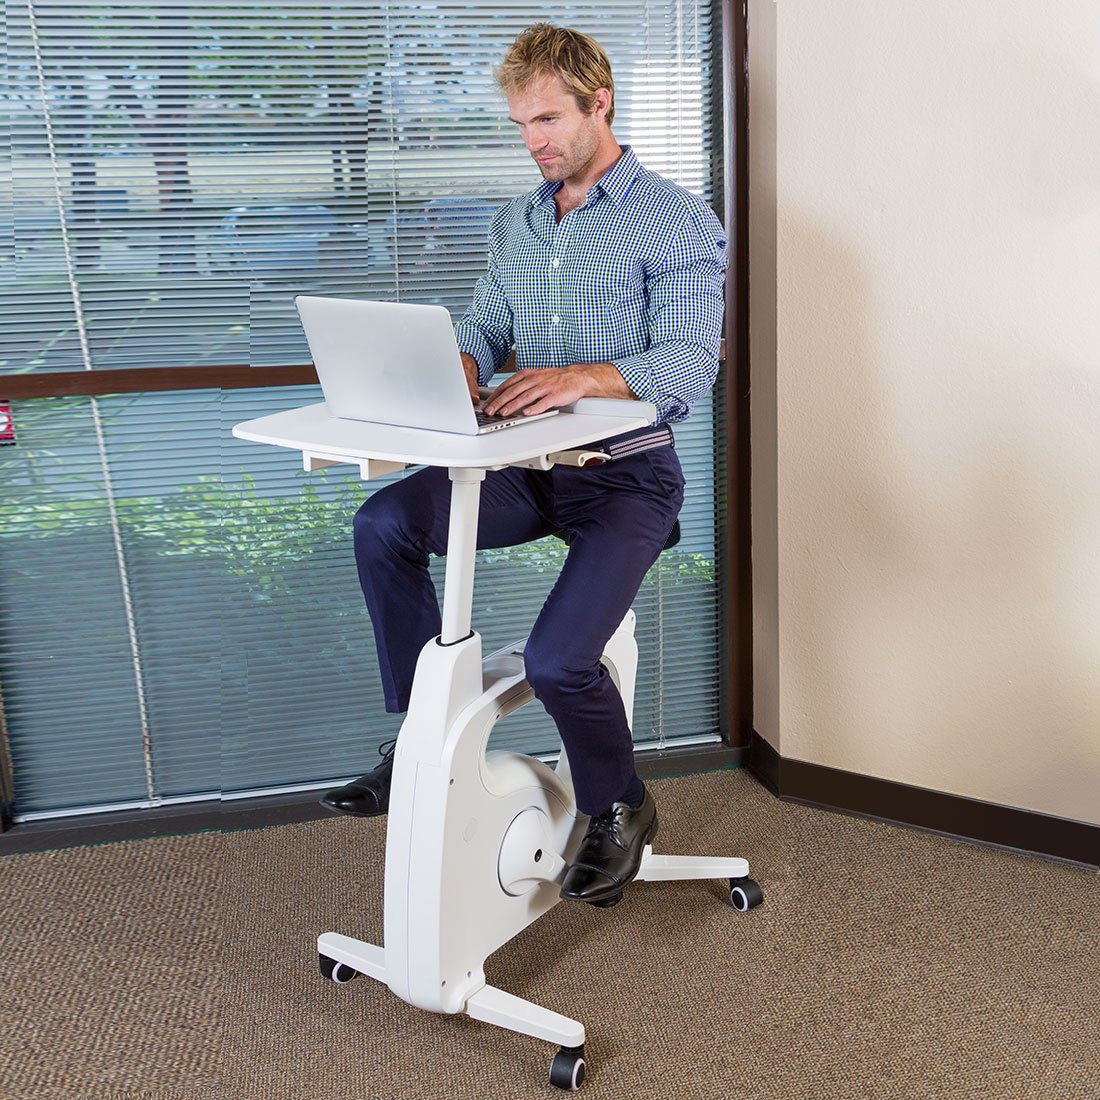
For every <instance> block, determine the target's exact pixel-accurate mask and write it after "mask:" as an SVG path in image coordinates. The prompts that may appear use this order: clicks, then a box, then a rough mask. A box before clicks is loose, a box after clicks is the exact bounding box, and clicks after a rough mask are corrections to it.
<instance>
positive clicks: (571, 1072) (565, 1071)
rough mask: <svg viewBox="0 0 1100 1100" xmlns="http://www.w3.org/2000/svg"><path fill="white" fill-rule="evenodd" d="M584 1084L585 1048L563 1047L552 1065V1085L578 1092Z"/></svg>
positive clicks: (555, 1056)
mask: <svg viewBox="0 0 1100 1100" xmlns="http://www.w3.org/2000/svg"><path fill="white" fill-rule="evenodd" d="M583 1082H584V1046H583V1044H582V1045H581V1046H579V1047H562V1048H561V1050H559V1051H558V1053H557V1054H555V1055H554V1060H553V1061H552V1062H551V1063H550V1084H552V1085H554V1086H555V1087H556V1088H559V1089H565V1091H566V1092H576V1091H577V1089H579V1088H580V1087H581V1084H582V1083H583Z"/></svg>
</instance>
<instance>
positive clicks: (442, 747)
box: [233, 398, 763, 1090]
mask: <svg viewBox="0 0 1100 1100" xmlns="http://www.w3.org/2000/svg"><path fill="white" fill-rule="evenodd" d="M655 416H656V410H655V409H654V408H653V406H652V405H648V404H646V403H644V402H638V401H616V400H609V399H601V398H585V399H584V400H582V401H578V402H577V403H576V404H575V405H572V406H569V407H568V409H567V410H565V411H564V412H563V413H562V414H561V415H559V416H552V417H548V418H547V419H545V420H539V421H535V422H533V423H530V424H523V425H519V426H517V427H514V428H509V429H507V430H505V431H499V432H491V433H488V434H486V435H482V436H458V435H451V434H448V433H443V432H430V431H422V430H418V429H412V428H400V427H394V426H392V425H385V424H367V423H361V422H359V421H352V420H338V419H336V418H333V417H330V416H329V415H328V410H327V408H326V406H325V405H324V404H323V403H322V404H319V405H310V406H306V407H305V408H301V409H292V410H289V411H287V412H282V413H276V414H275V415H273V416H266V417H261V418H260V419H258V420H251V421H248V422H246V423H243V424H238V425H237V426H236V427H235V428H234V429H233V434H234V435H235V436H237V437H238V438H241V439H248V440H253V441H256V442H260V443H269V444H274V445H276V446H280V447H287V448H291V449H294V450H298V451H301V452H302V455H303V464H304V467H305V469H306V470H315V469H319V468H321V467H324V466H331V465H335V464H337V463H353V464H355V465H358V466H359V469H360V475H361V476H362V478H363V479H364V480H368V479H370V478H372V477H378V476H384V475H386V474H389V473H393V472H396V471H397V470H401V469H403V468H404V467H405V466H407V465H411V464H415V465H432V466H442V467H446V468H447V470H448V471H449V475H450V478H451V516H450V525H449V530H448V543H447V566H446V577H445V588H444V594H443V627H442V632H441V634H440V636H439V637H438V638H433V639H432V640H430V641H429V642H428V643H427V644H426V645H425V646H424V649H423V650H422V651H421V654H420V658H419V660H418V661H417V666H416V674H415V677H414V679H413V686H412V695H411V699H410V701H409V709H408V712H407V714H406V717H405V720H404V722H403V723H402V726H401V730H400V733H399V735H398V740H397V748H396V752H395V753H394V769H393V780H392V784H391V789H390V802H389V816H388V819H387V823H386V869H385V907H384V929H383V931H384V941H385V947H384V948H382V947H379V946H377V945H375V944H370V943H365V942H363V941H362V940H357V939H353V938H351V937H350V936H344V935H341V934H339V933H336V932H326V933H324V934H323V935H321V936H319V937H318V940H317V948H318V953H319V956H320V963H321V971H322V973H323V974H324V975H325V976H326V977H329V978H332V979H333V980H334V981H336V982H339V983H343V982H347V981H350V980H352V979H353V978H356V977H358V976H359V975H361V974H366V975H368V976H369V977H372V978H375V979H376V980H378V981H381V982H385V983H386V984H387V985H388V986H389V987H390V989H391V990H392V991H393V992H394V993H396V994H397V995H398V996H399V997H401V998H402V999H403V1000H405V1001H408V1002H409V1003H410V1004H413V1005H417V1006H419V1007H421V1008H425V1009H428V1010H429V1011H432V1012H441V1013H452V1014H453V1013H457V1012H466V1013H467V1014H468V1015H470V1016H472V1017H474V1018H475V1019H478V1020H483V1021H485V1022H487V1023H491V1024H495V1025H496V1026H498V1027H505V1028H509V1029H511V1030H513V1031H518V1032H522V1033H523V1034H525V1035H531V1036H534V1037H535V1038H539V1039H543V1040H545V1041H547V1042H551V1043H556V1044H559V1045H560V1047H561V1050H560V1051H559V1052H558V1053H557V1054H556V1055H555V1057H554V1059H553V1062H552V1063H551V1067H550V1080H551V1082H552V1083H553V1084H555V1085H557V1086H559V1087H561V1088H564V1089H568V1090H575V1089H576V1088H579V1086H580V1083H581V1081H582V1080H583V1078H584V1072H585V1062H584V1037H585V1036H584V1025H583V1024H581V1023H579V1022H578V1021H576V1020H571V1019H569V1018H568V1017H566V1016H562V1015H561V1014H559V1013H557V1012H552V1011H550V1010H549V1009H546V1008H542V1007H541V1006H539V1005H537V1004H533V1003H532V1002H530V1001H525V1000H523V999H522V998H519V997H516V996H514V995H513V994H511V993H508V992H506V991H505V990H502V989H497V988H495V987H494V986H490V985H487V984H486V981H485V970H484V963H485V960H486V959H487V958H488V956H489V955H491V954H492V953H493V952H494V951H496V950H498V949H499V948H500V947H501V946H502V945H503V944H505V943H507V942H508V941H509V940H510V939H512V938H513V937H514V936H515V935H517V934H518V933H519V932H520V931H522V930H523V929H524V928H526V927H527V926H528V925H529V924H531V923H533V922H534V921H535V920H537V919H538V918H539V917H540V916H541V915H542V914H543V913H545V912H546V911H547V910H549V909H550V908H552V907H553V906H554V905H556V904H557V903H558V901H559V900H560V898H559V888H560V885H561V881H562V878H563V877H564V874H565V871H566V869H567V867H568V864H569V862H570V861H571V859H572V857H573V854H574V853H575V852H576V849H577V846H578V845H579V844H580V841H581V838H582V837H583V835H584V832H585V830H586V828H587V825H588V818H587V817H586V816H585V815H583V814H580V813H579V812H578V811H577V808H576V804H575V802H574V796H573V785H572V779H571V777H570V774H569V762H568V759H567V757H566V754H565V752H564V750H563V751H562V753H561V756H560V758H559V761H558V765H557V767H556V768H555V769H552V768H550V767H548V766H547V765H545V764H543V763H542V762H541V761H539V760H537V759H535V758H534V757H532V756H527V755H526V754H524V753H516V752H505V751H500V750H495V751H492V752H487V751H486V745H487V742H488V740H489V734H490V733H491V732H492V728H493V725H494V724H495V723H496V722H497V721H499V720H500V719H501V718H503V717H505V716H506V715H508V714H511V713H513V712H515V711H516V710H518V709H519V708H520V707H522V706H524V705H525V704H526V703H528V702H530V701H531V700H532V699H533V697H534V696H533V694H532V691H531V688H530V685H529V684H528V683H527V681H526V679H525V677H524V668H523V648H524V645H525V643H526V639H522V640H520V641H518V642H516V643H515V644H513V645H509V646H505V647H504V648H502V649H499V650H497V651H496V652H495V653H492V654H490V655H489V656H488V657H485V658H484V659H483V657H482V646H481V636H480V635H479V634H478V633H477V632H476V631H475V630H473V629H472V626H471V613H472V606H473V579H474V564H475V553H474V552H475V549H476V537H477V519H478V507H479V502H480V492H481V483H482V481H483V480H484V479H485V474H486V471H487V470H498V469H503V468H504V467H506V466H525V467H534V468H537V469H543V470H545V469H549V468H550V467H551V466H553V465H554V464H555V463H572V464H575V465H579V464H581V463H582V462H584V461H585V460H586V459H587V458H589V457H591V455H592V454H593V452H592V451H591V450H587V451H585V450H578V448H583V447H584V445H585V444H587V443H588V442H589V441H590V440H593V439H606V438H609V437H612V436H615V435H618V434H621V433H622V432H626V431H629V430H631V429H632V428H639V427H643V426H645V425H646V424H651V423H653V421H654V419H655ZM637 659H638V647H637V643H636V642H635V640H634V612H633V611H632V610H631V611H628V612H627V614H626V616H625V617H624V619H623V621H622V623H621V624H620V625H619V627H618V629H617V630H616V632H615V634H614V635H613V636H612V638H611V640H610V641H609V642H608V644H607V647H606V649H605V650H604V653H603V656H602V657H601V663H602V664H603V665H604V666H605V667H606V668H607V670H608V672H609V674H610V675H611V677H612V679H613V680H614V682H615V684H616V686H617V687H618V689H619V692H620V694H621V695H622V697H623V704H624V707H625V709H626V713H627V720H628V721H629V722H632V721H633V702H634V680H635V674H636V669H637ZM748 873H749V868H748V863H746V861H745V860H743V859H738V858H732V857H730V858H723V857H707V856H658V855H654V854H653V851H652V848H651V846H649V845H647V846H646V849H645V852H644V854H643V857H642V865H641V870H640V871H639V873H638V880H639V881H646V880H649V881H653V880H658V879H664V880H670V879H698V878H728V879H729V880H730V901H731V904H733V906H734V907H735V908H737V909H740V910H746V909H749V908H752V907H753V906H755V905H758V904H759V903H760V902H761V901H762V900H763V894H762V893H761V892H760V888H759V886H757V884H756V883H754V882H753V881H752V880H751V879H749V878H748ZM594 965H598V964H597V963H594Z"/></svg>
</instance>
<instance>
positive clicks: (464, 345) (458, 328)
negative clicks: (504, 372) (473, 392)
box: [455, 323, 496, 386]
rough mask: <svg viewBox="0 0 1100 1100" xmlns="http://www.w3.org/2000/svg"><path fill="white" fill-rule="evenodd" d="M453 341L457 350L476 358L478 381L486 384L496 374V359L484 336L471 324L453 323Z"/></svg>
mask: <svg viewBox="0 0 1100 1100" xmlns="http://www.w3.org/2000/svg"><path fill="white" fill-rule="evenodd" d="M455 342H456V343H457V344H458V350H459V351H464V352H465V353H466V354H467V355H472V356H473V357H474V358H475V359H476V360H477V380H478V383H479V384H480V385H482V386H484V385H487V384H488V382H489V379H490V378H492V377H493V375H494V374H496V359H495V358H494V357H493V349H492V348H490V347H489V344H488V342H487V341H486V339H485V337H484V336H482V335H481V333H480V332H478V331H477V329H476V328H474V327H473V326H472V325H464V324H461V323H460V324H457V325H455Z"/></svg>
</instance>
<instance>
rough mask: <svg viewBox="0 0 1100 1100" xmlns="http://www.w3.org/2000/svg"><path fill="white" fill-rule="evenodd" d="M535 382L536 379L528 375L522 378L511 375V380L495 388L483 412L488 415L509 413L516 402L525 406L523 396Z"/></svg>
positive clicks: (525, 400) (525, 399)
mask: <svg viewBox="0 0 1100 1100" xmlns="http://www.w3.org/2000/svg"><path fill="white" fill-rule="evenodd" d="M537 382H538V379H535V378H532V377H531V376H530V375H528V376H526V377H522V378H521V377H520V376H519V375H513V377H512V378H509V379H508V380H507V381H505V382H501V384H500V385H499V386H498V387H497V389H496V392H495V393H494V394H493V397H492V400H490V401H489V403H488V404H487V405H486V406H485V411H486V412H488V413H497V412H504V411H505V410H509V411H510V410H511V409H513V408H514V407H515V404H516V402H517V401H518V402H519V403H520V404H526V402H527V398H526V397H525V394H526V393H527V391H528V390H530V389H531V387H532V386H534V385H536V384H537Z"/></svg>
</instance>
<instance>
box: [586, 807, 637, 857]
mask: <svg viewBox="0 0 1100 1100" xmlns="http://www.w3.org/2000/svg"><path fill="white" fill-rule="evenodd" d="M632 812H633V807H631V806H628V805H627V804H626V803H625V802H615V803H613V804H612V805H611V806H609V807H608V808H607V809H606V810H604V812H603V813H602V814H597V815H596V816H595V817H593V818H592V819H591V820H590V821H589V823H588V831H589V832H590V833H591V832H600V833H606V834H607V835H608V836H609V837H611V839H612V840H614V841H615V843H616V844H618V845H619V847H622V842H621V840H620V837H621V836H622V830H621V828H620V827H621V825H622V822H623V818H624V817H626V815H627V814H629V813H632Z"/></svg>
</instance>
